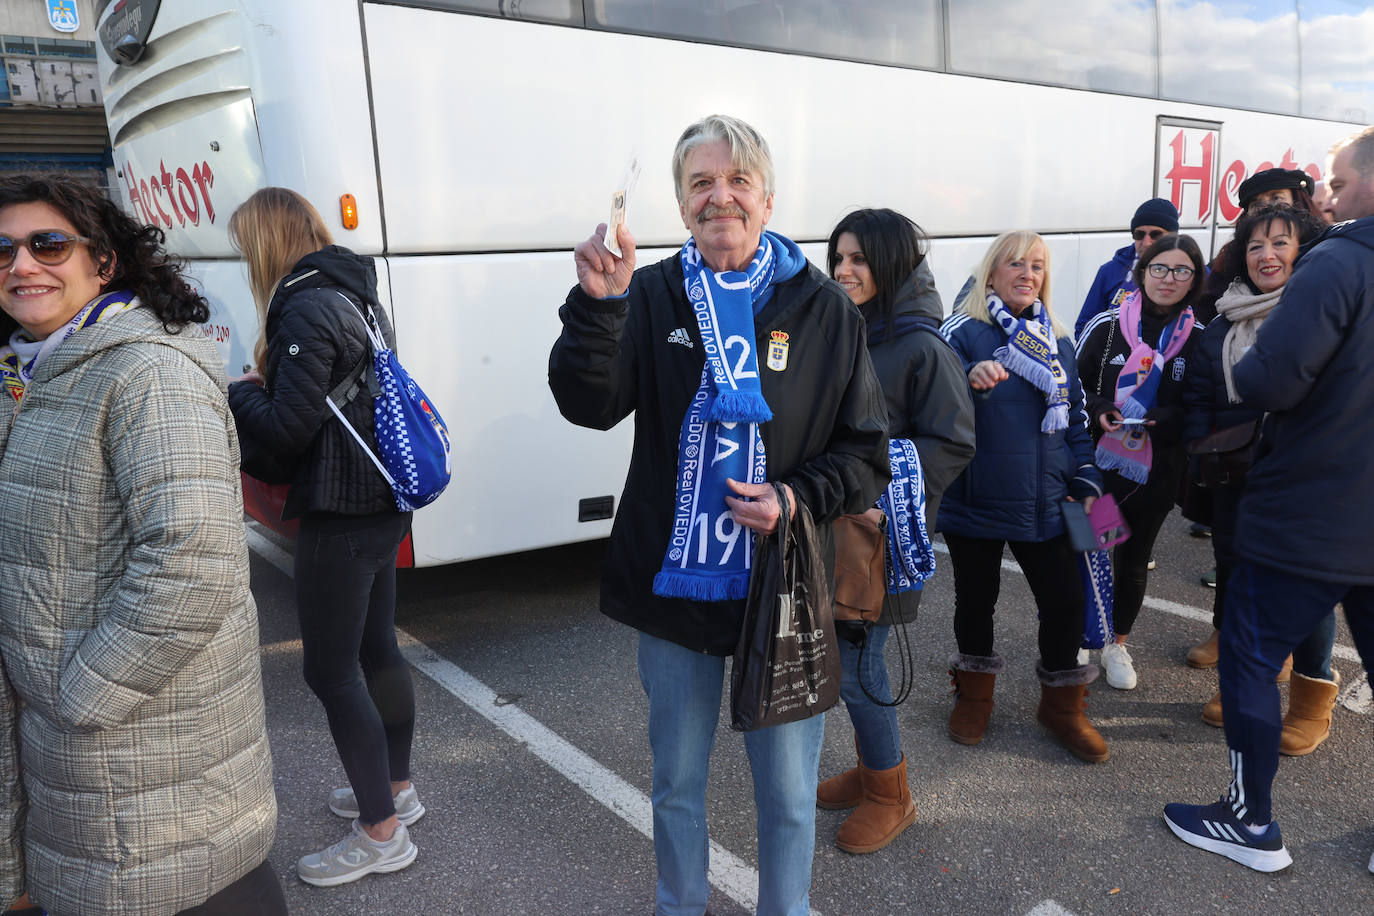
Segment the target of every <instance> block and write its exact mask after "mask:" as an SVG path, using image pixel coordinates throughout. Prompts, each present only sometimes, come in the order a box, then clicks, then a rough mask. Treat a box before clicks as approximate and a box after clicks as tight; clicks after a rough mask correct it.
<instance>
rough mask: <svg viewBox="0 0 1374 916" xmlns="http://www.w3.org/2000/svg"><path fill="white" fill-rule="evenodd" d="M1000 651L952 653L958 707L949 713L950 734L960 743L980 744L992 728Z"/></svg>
mask: <svg viewBox="0 0 1374 916" xmlns="http://www.w3.org/2000/svg"><path fill="white" fill-rule="evenodd" d="M1002 664H1003V663H1002V656H1000V655H986V656H985V655H964V654H962V653H961V654H958V655H954V656H951V657H950V660H949V676H950V681H949V682H950V684H952V685H953V686H954V709H953V711H951V712H950V714H949V736H950V737H951V738H953V739H954V740H955V741H957V742H959V743H960V744H977V743H978V742H979V741H982V740H983V734H984V732H986V731H987V730H988V720H989V719H991V718H992V689H993V687H994V686H995V685H996V683H997V673H998V672H999V671H1001V670H1002Z"/></svg>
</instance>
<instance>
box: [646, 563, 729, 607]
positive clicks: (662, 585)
mask: <svg viewBox="0 0 1374 916" xmlns="http://www.w3.org/2000/svg"><path fill="white" fill-rule="evenodd" d="M654 594H655V595H658V596H659V597H660V598H686V599H687V600H688V601H732V600H736V599H743V598H747V597H749V571H748V570H745V571H744V572H743V573H732V574H729V575H718V576H712V575H707V574H703V573H702V572H700V571H698V572H687V571H685V570H680V569H663V570H659V571H658V572H657V573H655V574H654Z"/></svg>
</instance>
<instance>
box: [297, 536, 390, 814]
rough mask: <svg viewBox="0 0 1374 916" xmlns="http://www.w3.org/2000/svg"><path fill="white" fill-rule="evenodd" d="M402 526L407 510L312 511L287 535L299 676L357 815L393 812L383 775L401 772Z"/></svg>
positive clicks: (385, 776) (387, 777)
mask: <svg viewBox="0 0 1374 916" xmlns="http://www.w3.org/2000/svg"><path fill="white" fill-rule="evenodd" d="M409 526H410V514H409V513H400V512H385V513H382V514H379V515H366V516H346V515H312V516H307V517H306V518H303V519H301V528H300V534H299V535H298V536H297V539H296V613H297V614H298V615H299V617H300V623H301V647H302V650H303V651H302V654H303V656H304V668H305V682H306V683H307V684H309V685H310V689H311V690H313V691H314V692H315V696H317V697H319V699H320V702H321V703H323V704H324V709H325V713H326V714H327V715H328V717H329V731H330V733H331V734H332V735H333V736H334V746H335V747H336V748H337V749H338V751H339V759H340V760H341V761H342V762H343V767H344V772H345V773H347V774H348V782H349V784H350V785H351V786H352V787H353V792H354V794H355V795H356V796H357V799H358V811H359V819H360V820H361V821H362V822H363V823H364V824H379V823H381V822H382V821H384V820H386V819H387V818H389V817H391V815H393V814H395V813H396V809H395V806H394V805H393V804H392V800H391V783H392V782H402V781H404V780H407V779H409V778H410V744H411V739H412V738H413V736H414V733H415V688H414V685H413V684H412V683H411V680H410V668H409V666H408V665H407V664H406V660H405V657H404V656H403V655H401V650H400V648H399V647H398V646H397V645H396V626H395V614H396V551H397V548H398V547H399V546H400V543H401V540H402V538H404V537H405V533H406V530H407V529H408V528H409Z"/></svg>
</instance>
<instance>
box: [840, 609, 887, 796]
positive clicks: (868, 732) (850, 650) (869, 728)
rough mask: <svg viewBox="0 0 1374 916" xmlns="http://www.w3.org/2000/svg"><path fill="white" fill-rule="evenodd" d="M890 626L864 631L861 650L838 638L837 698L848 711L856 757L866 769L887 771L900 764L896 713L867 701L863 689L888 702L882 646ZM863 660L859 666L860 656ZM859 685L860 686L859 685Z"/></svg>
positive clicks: (885, 643) (875, 627)
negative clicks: (840, 675) (839, 673)
mask: <svg viewBox="0 0 1374 916" xmlns="http://www.w3.org/2000/svg"><path fill="white" fill-rule="evenodd" d="M891 632H892V627H885V626H872V627H869V628H868V634H867V639H866V644H865V646H864V648H863V650H862V651H860V649H859V647H858V646H856V645H854V644H853V643H852V642H850V641H849V640H847V639H845V638H844V637H843V636H840V637H839V639H837V640H836V641H837V642H838V643H839V644H840V662H841V663H842V664H843V666H844V677H843V678H842V679H841V680H840V696H841V697H843V698H844V705H845V706H846V707H847V708H848V709H849V721H850V722H851V723H852V724H853V725H854V738H855V740H856V741H857V742H858V744H859V756H860V757H862V758H863V764H864V766H866V767H868V768H869V769H870V770H890V769H892V768H893V767H895V766H896V765H897V764H899V763H901V762H902V739H901V736H900V735H899V734H898V733H897V710H896V709H895V708H894V707H891V706H880V705H878V704H877V703H875V702H873V700H870V699H869V698H868V695H867V694H865V693H864V688H867V689H868V693H869V694H872V695H873V697H874V698H876V699H878V700H881V701H882V702H884V703H891V702H892V688H891V687H890V686H889V684H888V679H887V662H886V661H884V659H883V646H885V645H887V637H888V634H890V633H891ZM861 655H862V657H863V663H862V666H860V656H861ZM861 685H862V686H861Z"/></svg>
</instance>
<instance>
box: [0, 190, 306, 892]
mask: <svg viewBox="0 0 1374 916" xmlns="http://www.w3.org/2000/svg"><path fill="white" fill-rule="evenodd" d="M162 239H163V236H162V232H161V231H160V230H158V229H157V228H155V227H151V226H140V225H138V224H137V223H135V222H134V221H133V220H132V219H130V218H129V217H128V216H127V215H125V214H124V213H123V212H121V211H120V210H119V208H118V207H117V206H116V205H115V204H114V203H113V202H112V201H110V200H108V199H106V198H105V197H104V196H102V195H101V194H100V192H99V191H98V190H97V189H96V188H94V187H92V186H90V185H87V184H85V183H83V182H80V181H78V180H76V179H73V178H59V177H50V178H48V177H44V178H40V177H33V176H17V177H11V178H6V179H3V180H0V309H3V311H4V319H3V324H4V327H2V328H0V341H4V346H3V347H0V379H2V380H3V382H4V395H0V517H3V518H4V519H5V523H6V529H7V530H6V549H5V551H4V552H3V554H0V665H3V673H4V677H3V678H0V801H3V802H4V803H3V804H0V901H3V902H8V901H10V900H12V899H14V897H15V895H17V894H19V893H20V892H21V891H25V890H26V891H27V892H28V894H29V896H30V897H32V899H33V902H34V903H36V904H38V905H40V906H42V907H43V908H45V909H46V910H47V911H48V912H49V913H54V914H62V913H78V912H79V913H83V914H111V916H113V914H127V913H133V912H138V913H178V912H187V913H190V912H194V913H197V914H212V913H213V914H218V913H244V912H252V913H267V914H276V913H285V912H286V906H285V902H284V900H283V898H282V893H281V887H280V885H279V884H278V882H277V878H276V875H275V874H274V873H273V871H272V870H271V868H270V866H268V864H267V863H266V858H267V853H268V850H269V849H270V848H271V845H272V840H273V835H274V833H275V828H276V814H277V809H276V801H275V798H274V796H273V791H272V761H271V756H270V755H269V753H268V745H267V731H266V724H265V718H264V712H263V699H262V677H261V668H260V665H259V660H258V628H257V610H256V607H255V606H254V604H253V597H252V594H251V593H250V592H249V587H248V551H247V546H246V543H245V540H244V529H243V523H242V518H243V499H242V495H241V493H240V490H239V474H238V443H237V439H236V437H235V433H234V422H233V417H232V415H231V414H230V412H229V407H228V404H227V403H226V401H225V379H224V371H223V367H222V365H221V361H220V357H219V353H218V351H217V350H216V349H215V346H214V345H213V344H212V343H211V342H210V341H209V340H208V339H206V338H205V337H204V335H202V334H200V333H198V330H197V329H196V328H194V327H190V325H193V324H195V323H202V322H204V321H206V320H207V319H208V318H209V308H208V306H207V305H206V302H205V300H204V299H202V298H201V297H200V296H198V295H197V294H196V293H195V291H194V290H193V289H191V287H190V286H189V285H188V284H187V283H186V281H185V280H184V279H182V277H181V273H180V271H179V269H178V267H177V266H176V265H175V264H174V263H172V262H171V261H170V260H169V259H168V257H167V255H166V254H165V253H164V252H163V250H162V247H161V244H162ZM24 795H27V799H28V801H27V811H26V809H25V806H24V804H23V797H24Z"/></svg>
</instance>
